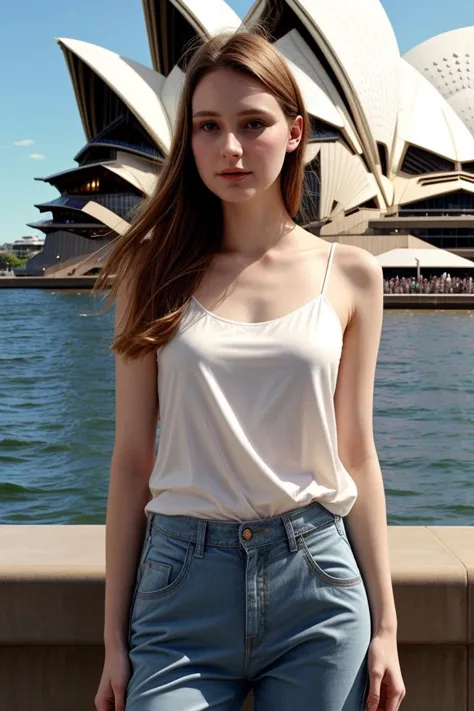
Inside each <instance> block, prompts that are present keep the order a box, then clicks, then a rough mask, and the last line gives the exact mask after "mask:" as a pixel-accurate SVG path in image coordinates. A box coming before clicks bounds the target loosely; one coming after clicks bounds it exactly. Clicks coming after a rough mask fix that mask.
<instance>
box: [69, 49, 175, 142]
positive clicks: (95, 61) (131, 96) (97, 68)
mask: <svg viewBox="0 0 474 711" xmlns="http://www.w3.org/2000/svg"><path fill="white" fill-rule="evenodd" d="M57 41H58V43H59V44H60V45H62V46H63V47H64V49H65V50H67V51H68V52H71V53H72V54H73V55H75V56H76V57H78V58H79V59H80V60H81V61H82V62H84V63H85V64H87V66H89V67H90V69H91V70H92V71H93V72H94V73H95V74H97V76H99V77H100V78H101V79H102V80H103V81H104V82H105V83H106V84H107V85H108V86H109V87H110V88H111V89H112V91H113V92H114V93H115V94H117V96H119V97H120V98H121V99H122V101H124V103H125V104H126V105H127V106H128V107H129V109H130V111H132V113H133V114H134V115H135V116H136V117H137V119H138V121H139V122H140V123H141V124H142V126H143V127H144V128H145V129H146V130H147V132H148V133H149V134H150V136H151V138H153V140H155V141H156V143H157V145H158V146H159V147H160V148H161V149H162V150H163V151H164V152H165V153H166V152H168V150H169V146H170V143H171V129H170V123H169V120H168V116H167V114H166V111H165V109H164V107H163V104H162V103H161V100H160V92H161V90H162V89H163V86H164V82H165V78H164V77H163V76H161V75H160V74H158V73H157V72H155V71H153V69H150V68H149V67H145V66H144V65H143V64H139V63H138V62H134V61H132V60H131V59H126V58H125V57H121V56H120V55H119V54H116V53H115V52H111V51H110V50H108V49H105V48H104V47H99V46H98V45H95V44H91V43H90V42H82V41H80V40H74V39H63V38H61V39H58V40H57ZM74 90H75V93H76V98H77V102H78V104H79V105H80V109H81V114H83V115H84V116H86V115H87V112H88V111H89V107H88V104H87V101H85V97H84V92H83V91H82V90H81V87H78V86H75V87H74ZM84 129H85V131H86V134H87V132H88V127H87V126H84ZM87 137H88V139H89V140H90V139H91V138H92V136H89V135H88V136H87Z"/></svg>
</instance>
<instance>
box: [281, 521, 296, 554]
mask: <svg viewBox="0 0 474 711" xmlns="http://www.w3.org/2000/svg"><path fill="white" fill-rule="evenodd" d="M282 519H283V525H284V526H285V530H286V535H287V536H288V543H289V544H290V551H291V552H292V553H296V551H297V550H298V545H297V543H296V538H295V530H294V528H293V524H292V523H291V519H290V517H289V516H288V515H287V514H283V515H282Z"/></svg>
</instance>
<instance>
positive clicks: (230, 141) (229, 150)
mask: <svg viewBox="0 0 474 711" xmlns="http://www.w3.org/2000/svg"><path fill="white" fill-rule="evenodd" d="M240 155H242V146H241V145H240V143H239V141H238V140H237V138H236V136H235V135H234V134H233V133H228V134H226V136H225V138H224V142H223V145H222V156H223V158H229V157H230V156H234V157H235V156H240Z"/></svg>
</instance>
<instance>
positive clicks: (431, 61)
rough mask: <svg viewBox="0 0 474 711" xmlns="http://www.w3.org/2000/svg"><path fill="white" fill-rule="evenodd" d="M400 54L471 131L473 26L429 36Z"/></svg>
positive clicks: (473, 107) (473, 112)
mask: <svg viewBox="0 0 474 711" xmlns="http://www.w3.org/2000/svg"><path fill="white" fill-rule="evenodd" d="M404 58H405V59H406V60H407V62H409V63H410V64H412V65H413V66H414V67H416V69H418V71H419V72H420V73H421V74H423V76H424V77H426V79H428V80H429V81H430V82H431V84H433V86H435V87H436V88H437V89H438V91H439V92H440V93H441V94H442V95H443V96H444V98H445V99H446V100H447V101H448V102H449V103H450V104H451V106H452V107H453V109H455V111H456V113H457V114H458V115H459V116H460V118H461V119H462V120H463V121H464V123H465V124H466V126H468V128H469V129H470V131H471V132H472V133H474V27H461V28H459V29H457V30H452V31H450V32H444V33H443V34H440V35H437V36H436V37H432V38H430V39H428V40H426V41H425V42H422V43H421V44H419V45H417V46H416V47H414V48H413V49H411V50H410V51H409V52H407V53H406V54H405V55H404Z"/></svg>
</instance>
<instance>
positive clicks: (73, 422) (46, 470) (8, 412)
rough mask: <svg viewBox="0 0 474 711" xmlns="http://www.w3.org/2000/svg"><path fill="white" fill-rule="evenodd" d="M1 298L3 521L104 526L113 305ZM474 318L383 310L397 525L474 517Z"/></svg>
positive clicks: (381, 399) (389, 473)
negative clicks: (104, 308)
mask: <svg viewBox="0 0 474 711" xmlns="http://www.w3.org/2000/svg"><path fill="white" fill-rule="evenodd" d="M0 299H1V312H2V331H1V336H0V338H2V341H1V343H3V348H1V347H0V377H1V382H2V394H1V407H0V524H1V523H39V524H48V523H50V524H60V523H61V524H63V523H64V524H78V523H81V524H95V523H101V524H103V523H105V506H106V499H107V492H108V476H109V467H110V457H111V454H112V448H113V440H114V417H115V414H114V406H115V395H114V372H115V368H114V360H113V356H112V354H111V352H110V350H109V345H110V341H111V338H112V333H113V311H112V312H107V313H106V314H103V315H101V316H98V315H96V313H97V312H98V311H99V309H100V308H101V305H102V304H101V303H100V301H101V300H100V299H98V298H97V297H96V298H91V297H90V295H89V294H88V293H80V292H79V293H72V292H51V291H50V292H48V291H39V290H38V291H37V290H31V291H30V290H26V289H25V290H9V289H4V290H1V291H0ZM472 319H473V313H472V312H469V311H459V312H457V311H456V312H454V311H408V310H403V311H395V310H394V311H391V310H390V311H386V312H385V313H384V327H383V334H382V341H381V344H380V352H379V357H378V362H377V371H376V381H375V396H374V435H375V441H376V445H377V451H378V454H379V459H380V464H381V468H382V472H383V477H384V484H385V491H386V497H387V512H388V521H389V523H390V524H392V525H433V524H438V525H440V524H441V525H472V524H473V522H474V436H473V435H474V398H473V395H474V330H473V329H474V322H473V320H472ZM5 344H8V347H7V346H6V345H5Z"/></svg>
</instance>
